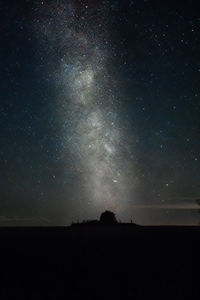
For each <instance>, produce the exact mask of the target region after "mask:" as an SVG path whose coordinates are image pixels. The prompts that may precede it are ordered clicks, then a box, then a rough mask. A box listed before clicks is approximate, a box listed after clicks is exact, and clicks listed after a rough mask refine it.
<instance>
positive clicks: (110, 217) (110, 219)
mask: <svg viewBox="0 0 200 300" xmlns="http://www.w3.org/2000/svg"><path fill="white" fill-rule="evenodd" d="M99 222H100V223H101V224H105V225H113V224H116V223H117V220H116V218H115V214H114V213H113V212H112V211H109V210H106V211H104V212H103V213H102V214H101V216H100V221H99Z"/></svg>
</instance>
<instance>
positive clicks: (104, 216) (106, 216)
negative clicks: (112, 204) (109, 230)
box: [71, 210, 137, 227]
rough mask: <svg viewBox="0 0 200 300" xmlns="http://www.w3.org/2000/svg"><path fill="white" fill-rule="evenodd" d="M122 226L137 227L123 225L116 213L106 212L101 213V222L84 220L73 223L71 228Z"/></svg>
mask: <svg viewBox="0 0 200 300" xmlns="http://www.w3.org/2000/svg"><path fill="white" fill-rule="evenodd" d="M119 225H120V226H122V225H131V226H133V225H135V226H137V224H135V223H133V222H131V223H121V221H117V219H116V216H115V213H114V212H112V211H110V210H105V211H104V212H102V213H101V215H100V218H99V220H84V221H82V222H76V223H74V222H73V223H72V224H71V226H73V227H74V226H91V227H92V226H119Z"/></svg>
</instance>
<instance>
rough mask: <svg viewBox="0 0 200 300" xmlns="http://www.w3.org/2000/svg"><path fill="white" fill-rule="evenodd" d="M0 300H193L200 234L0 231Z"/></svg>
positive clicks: (126, 229)
mask: <svg viewBox="0 0 200 300" xmlns="http://www.w3.org/2000/svg"><path fill="white" fill-rule="evenodd" d="M0 245H1V250H0V251H1V256H0V260H1V265H0V270H1V273H0V274H1V275H0V299H83V298H85V299H96V298H98V299H116V298H118V299H119V298H120V299H150V298H152V297H153V298H152V299H192V300H193V299H200V276H199V275H200V228H199V227H196V228H195V227H140V226H135V225H131V224H130V225H117V226H107V227H106V226H99V227H92V226H88V227H87V226H83V227H81V226H80V227H71V228H70V227H67V228H60V227H58V228H56V227H54V228H1V229H0Z"/></svg>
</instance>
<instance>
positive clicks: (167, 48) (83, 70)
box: [0, 0, 200, 225]
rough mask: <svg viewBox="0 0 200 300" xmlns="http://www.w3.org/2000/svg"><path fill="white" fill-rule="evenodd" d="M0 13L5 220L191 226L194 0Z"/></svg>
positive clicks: (197, 95) (24, 6)
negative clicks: (102, 218)
mask: <svg viewBox="0 0 200 300" xmlns="http://www.w3.org/2000/svg"><path fill="white" fill-rule="evenodd" d="M0 8H1V12H3V17H2V19H1V27H0V30H1V35H2V41H3V47H1V50H0V55H1V57H2V60H1V61H2V63H1V67H0V85H1V100H0V101H1V102H0V115H1V118H0V120H1V147H0V163H1V170H2V172H1V187H0V191H1V197H0V199H1V200H0V211H1V216H2V217H1V219H0V222H1V224H2V225H4V224H5V223H6V224H23V225H24V224H25V225H27V224H29V220H30V223H31V224H45V225H49V224H57V225H66V224H69V223H70V222H71V221H76V220H83V219H92V218H97V217H98V216H99V214H100V213H101V212H102V211H103V210H105V209H110V210H113V211H115V212H116V214H117V216H119V218H120V219H122V220H124V221H130V219H134V220H135V221H136V222H138V223H141V224H197V223H198V222H199V213H198V205H197V203H196V199H199V196H200V184H199V167H200V143H199V140H200V121H199V120H200V119H199V113H200V89H199V80H200V63H199V53H200V33H199V26H200V15H199V14H198V5H197V4H196V2H195V1H190V2H189V1H182V2H180V3H179V1H175V2H172V1H167V2H166V1H161V2H160V1H148V0H146V1H139V0H138V1H131V0H130V1H128V0H127V1H120V0H119V1H118V0H116V1H114V0H113V1H100V0H99V1H97V0H96V1H89V0H88V1H85V0H84V1H81V0H79V1H78V0H75V1H72V0H70V1H64V0H63V1H20V2H16V3H14V4H13V5H12V6H11V5H9V4H2V5H1V7H0ZM1 220H2V221H1Z"/></svg>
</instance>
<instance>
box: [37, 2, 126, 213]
mask: <svg viewBox="0 0 200 300" xmlns="http://www.w3.org/2000/svg"><path fill="white" fill-rule="evenodd" d="M78 8H79V7H76V5H75V4H74V3H73V1H72V2H70V3H68V5H66V4H65V5H63V4H62V3H61V2H59V3H57V5H53V6H49V7H48V8H47V7H45V12H48V13H46V14H47V16H45V17H44V20H43V23H42V33H43V47H45V51H46V53H47V55H49V57H50V56H53V55H55V56H56V60H57V61H58V65H57V66H56V67H54V68H53V67H51V68H52V70H53V73H54V77H55V86H56V87H57V89H58V91H59V92H58V95H57V104H56V105H57V109H58V116H57V117H58V118H60V119H62V135H61V143H62V144H63V153H64V155H65V159H66V160H68V162H69V164H68V166H69V165H71V170H69V169H67V170H66V172H69V171H70V172H74V173H75V176H76V177H79V179H80V181H79V182H80V185H81V186H82V188H83V192H84V195H85V199H86V201H87V205H91V206H93V205H94V206H96V208H97V210H98V208H101V209H113V210H114V211H119V210H120V209H121V208H122V207H123V205H124V204H123V203H124V201H126V195H127V193H128V188H127V186H126V183H125V182H126V180H125V174H124V170H125V168H127V166H125V162H126V160H125V159H124V160H122V138H121V134H122V125H121V124H120V122H119V118H118V114H119V112H118V108H117V102H118V99H117V97H116V96H115V95H114V92H113V90H114V83H113V79H112V78H111V75H110V74H109V71H108V70H107V65H108V61H109V57H110V52H109V42H108V40H109V37H108V28H107V27H108V25H107V21H108V19H107V6H106V5H104V6H103V8H101V6H99V7H97V6H94V7H92V6H90V7H88V6H87V5H86V6H85V7H84V10H83V11H78ZM79 188H80V187H77V189H79Z"/></svg>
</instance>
